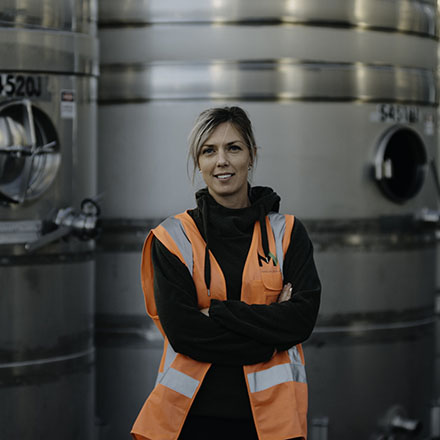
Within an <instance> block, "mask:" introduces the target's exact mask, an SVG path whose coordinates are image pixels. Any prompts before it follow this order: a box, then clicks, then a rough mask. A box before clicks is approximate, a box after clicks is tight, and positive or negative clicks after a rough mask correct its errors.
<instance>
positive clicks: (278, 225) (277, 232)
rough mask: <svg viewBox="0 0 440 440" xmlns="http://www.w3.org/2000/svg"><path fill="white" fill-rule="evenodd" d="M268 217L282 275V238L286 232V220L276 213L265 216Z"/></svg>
mask: <svg viewBox="0 0 440 440" xmlns="http://www.w3.org/2000/svg"><path fill="white" fill-rule="evenodd" d="M267 216H268V217H269V221H270V226H271V227H272V231H273V235H274V238H275V246H276V250H277V258H278V263H279V265H280V271H281V274H282V273H283V261H284V253H283V237H284V231H285V230H286V218H285V217H284V215H282V214H278V213H277V212H269V214H268V215H267Z"/></svg>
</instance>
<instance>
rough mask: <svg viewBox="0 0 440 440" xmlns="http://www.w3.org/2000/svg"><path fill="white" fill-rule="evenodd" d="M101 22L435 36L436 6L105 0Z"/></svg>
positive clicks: (374, 0) (375, 0)
mask: <svg viewBox="0 0 440 440" xmlns="http://www.w3.org/2000/svg"><path fill="white" fill-rule="evenodd" d="M99 22H100V24H101V25H102V24H105V25H133V24H138V23H164V22H165V23H176V22H188V23H199V22H210V23H230V22H242V23H250V24H261V23H267V22H275V23H301V24H306V25H308V24H310V25H313V26H317V25H318V26H319V25H321V26H353V27H356V26H357V27H361V28H370V29H371V28H373V29H386V30H392V31H399V32H411V33H418V34H423V35H427V36H431V37H433V36H435V35H436V33H437V23H436V2H435V1H434V0H429V1H414V0H404V1H401V0H391V1H381V0H358V1H356V2H353V1H351V0H327V1H326V2H325V3H323V2H322V1H319V0H295V1H285V0H275V1H271V2H266V1H264V0H257V1H256V0H239V1H236V0H235V1H234V0H212V1H204V0H192V1H191V2H184V3H182V2H179V1H178V0H167V1H161V0H153V1H149V2H144V1H140V0H129V1H125V2H120V1H118V0H101V1H100V2H99Z"/></svg>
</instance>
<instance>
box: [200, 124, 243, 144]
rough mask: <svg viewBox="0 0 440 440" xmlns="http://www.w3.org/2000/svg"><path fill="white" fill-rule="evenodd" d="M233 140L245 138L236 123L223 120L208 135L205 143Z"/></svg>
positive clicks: (225, 142) (224, 142) (221, 142)
mask: <svg viewBox="0 0 440 440" xmlns="http://www.w3.org/2000/svg"><path fill="white" fill-rule="evenodd" d="M231 141H242V142H244V139H243V138H242V136H241V134H240V132H239V131H238V130H237V129H236V128H235V126H234V124H232V123H231V122H223V123H221V124H219V125H218V126H217V127H216V128H215V129H214V131H213V132H212V133H211V135H210V136H209V137H208V139H206V141H205V145H206V144H210V145H222V144H227V143H229V142H231Z"/></svg>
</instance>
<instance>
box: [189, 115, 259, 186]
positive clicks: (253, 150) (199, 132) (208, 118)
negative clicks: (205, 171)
mask: <svg viewBox="0 0 440 440" xmlns="http://www.w3.org/2000/svg"><path fill="white" fill-rule="evenodd" d="M224 122H230V123H231V124H233V125H234V127H235V129H236V130H237V131H238V132H239V133H240V135H241V137H242V138H243V140H244V142H245V143H246V146H247V147H248V149H249V154H250V158H251V165H254V164H255V163H256V160H257V147H256V144H255V137H254V133H253V131H252V124H251V121H250V120H249V118H248V116H247V114H246V112H245V111H244V110H243V109H242V108H240V107H216V108H209V109H207V110H204V111H203V112H202V113H200V115H199V116H198V118H197V119H196V122H195V124H194V127H193V128H192V130H191V133H190V134H189V137H188V143H189V152H188V162H190V161H192V166H193V170H192V181H193V182H194V176H195V173H196V169H197V167H198V164H199V156H200V152H201V149H202V147H203V145H204V144H205V142H206V140H207V139H208V138H209V137H210V136H211V134H212V133H213V131H214V130H215V129H216V128H217V127H218V126H219V125H220V124H223V123H224Z"/></svg>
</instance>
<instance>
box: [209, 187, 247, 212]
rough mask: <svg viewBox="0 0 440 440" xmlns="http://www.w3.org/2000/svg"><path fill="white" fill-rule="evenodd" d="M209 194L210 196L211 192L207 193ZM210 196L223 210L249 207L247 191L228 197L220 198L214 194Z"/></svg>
mask: <svg viewBox="0 0 440 440" xmlns="http://www.w3.org/2000/svg"><path fill="white" fill-rule="evenodd" d="M208 191H209V189H208ZM209 193H210V194H211V191H209ZM211 196H212V198H213V199H214V200H215V201H216V202H217V203H218V204H219V205H222V206H224V207H225V208H229V209H241V208H247V207H249V206H251V202H250V200H249V197H248V194H247V191H246V192H245V193H243V194H234V195H231V196H229V197H228V196H226V197H221V196H218V195H216V194H211Z"/></svg>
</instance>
